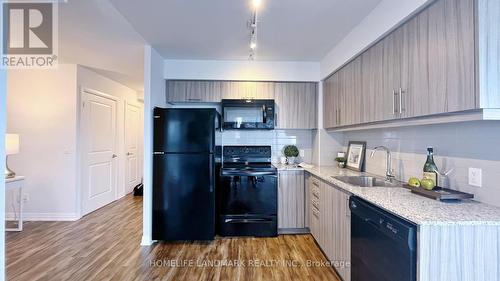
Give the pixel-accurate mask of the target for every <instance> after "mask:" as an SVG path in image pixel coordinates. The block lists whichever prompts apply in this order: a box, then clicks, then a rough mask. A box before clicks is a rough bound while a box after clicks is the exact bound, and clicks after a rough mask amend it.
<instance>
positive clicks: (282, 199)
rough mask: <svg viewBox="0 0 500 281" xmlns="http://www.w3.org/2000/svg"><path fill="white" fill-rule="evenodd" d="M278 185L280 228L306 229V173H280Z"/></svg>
mask: <svg viewBox="0 0 500 281" xmlns="http://www.w3.org/2000/svg"><path fill="white" fill-rule="evenodd" d="M278 183H279V185H278V228H281V229H283V228H285V229H286V228H288V229H290V228H291V229H297V228H304V227H306V226H305V208H306V202H305V193H306V189H305V181H304V171H300V170H298V171H279V181H278Z"/></svg>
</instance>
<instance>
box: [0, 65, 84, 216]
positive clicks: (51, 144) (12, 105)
mask: <svg viewBox="0 0 500 281" xmlns="http://www.w3.org/2000/svg"><path fill="white" fill-rule="evenodd" d="M7 89H8V90H7V91H8V95H7V123H8V126H7V132H8V133H17V134H19V136H20V154H18V155H12V156H10V157H9V165H10V167H11V169H12V170H13V171H15V172H16V173H17V174H18V175H23V176H25V177H26V182H25V186H24V190H23V192H24V193H25V194H28V195H29V197H30V200H29V201H28V202H26V203H25V205H24V211H25V218H27V219H76V218H77V210H76V204H75V198H76V175H77V165H76V164H77V163H76V161H77V160H76V140H77V139H76V133H77V132H76V105H77V100H76V98H77V95H76V93H77V87H76V65H59V68H58V69H54V70H9V74H8V79H7ZM9 199H10V198H8V202H10V200H9Z"/></svg>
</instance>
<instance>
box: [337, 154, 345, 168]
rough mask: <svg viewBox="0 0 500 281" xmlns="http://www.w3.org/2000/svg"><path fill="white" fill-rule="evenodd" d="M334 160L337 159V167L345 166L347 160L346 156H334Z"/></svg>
mask: <svg viewBox="0 0 500 281" xmlns="http://www.w3.org/2000/svg"><path fill="white" fill-rule="evenodd" d="M335 161H337V163H338V165H339V168H345V162H347V158H345V157H337V158H335Z"/></svg>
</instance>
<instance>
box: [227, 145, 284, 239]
mask: <svg viewBox="0 0 500 281" xmlns="http://www.w3.org/2000/svg"><path fill="white" fill-rule="evenodd" d="M222 155H223V156H222V168H221V171H220V178H219V184H218V190H217V197H218V205H219V206H218V210H219V213H218V233H219V235H221V236H258V237H269V236H277V235H278V221H277V209H278V207H277V205H278V196H277V193H278V191H277V189H278V185H277V184H278V179H277V169H276V168H275V167H274V166H273V165H272V164H271V147H270V146H224V147H223V153H222Z"/></svg>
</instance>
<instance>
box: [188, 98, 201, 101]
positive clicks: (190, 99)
mask: <svg viewBox="0 0 500 281" xmlns="http://www.w3.org/2000/svg"><path fill="white" fill-rule="evenodd" d="M188 101H201V99H192V98H189V99H188Z"/></svg>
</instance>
